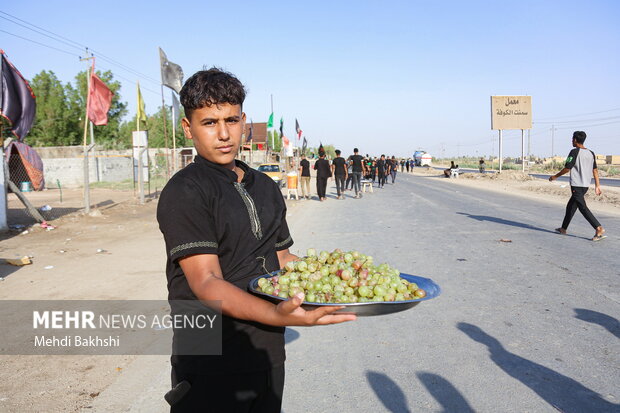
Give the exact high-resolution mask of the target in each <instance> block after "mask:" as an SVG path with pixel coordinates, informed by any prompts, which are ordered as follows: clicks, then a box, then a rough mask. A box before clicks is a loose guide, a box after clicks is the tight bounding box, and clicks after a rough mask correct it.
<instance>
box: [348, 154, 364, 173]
mask: <svg viewBox="0 0 620 413" xmlns="http://www.w3.org/2000/svg"><path fill="white" fill-rule="evenodd" d="M363 159H364V157H363V156H362V155H351V156H349V160H350V161H351V162H352V163H353V172H362V160H363Z"/></svg>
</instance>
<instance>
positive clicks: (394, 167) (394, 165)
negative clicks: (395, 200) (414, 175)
mask: <svg viewBox="0 0 620 413" xmlns="http://www.w3.org/2000/svg"><path fill="white" fill-rule="evenodd" d="M396 172H398V159H396V158H395V157H394V156H392V169H391V170H390V175H392V183H394V181H396Z"/></svg>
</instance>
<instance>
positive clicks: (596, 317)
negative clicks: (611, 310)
mask: <svg viewBox="0 0 620 413" xmlns="http://www.w3.org/2000/svg"><path fill="white" fill-rule="evenodd" d="M575 317H576V318H578V319H579V320H583V321H587V322H588V323H592V324H598V325H600V326H602V327H604V328H605V329H606V330H607V331H609V332H610V333H611V334H613V335H614V336H616V337H617V338H620V321H618V319H616V318H613V317H612V316H609V315H607V314H603V313H599V312H598V311H592V310H586V309H585V308H575Z"/></svg>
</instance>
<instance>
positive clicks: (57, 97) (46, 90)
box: [27, 70, 80, 146]
mask: <svg viewBox="0 0 620 413" xmlns="http://www.w3.org/2000/svg"><path fill="white" fill-rule="evenodd" d="M30 86H31V87H32V89H33V91H34V94H35V96H36V97H37V112H36V115H35V120H34V124H33V126H32V129H31V130H30V133H29V135H28V137H27V139H28V141H29V142H30V144H31V145H32V146H62V145H74V144H76V143H77V142H78V140H79V136H80V128H79V119H78V117H77V116H76V113H75V112H74V110H73V108H72V105H71V104H70V102H69V100H68V98H67V89H66V88H65V86H63V84H62V82H61V81H60V80H58V78H57V77H56V74H54V72H52V71H49V72H48V71H45V70H43V71H41V72H40V73H39V74H37V75H36V76H35V77H34V78H33V79H32V81H31V82H30Z"/></svg>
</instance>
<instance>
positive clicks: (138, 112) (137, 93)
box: [136, 80, 140, 132]
mask: <svg viewBox="0 0 620 413" xmlns="http://www.w3.org/2000/svg"><path fill="white" fill-rule="evenodd" d="M136 99H137V101H138V105H137V108H138V110H136V130H137V131H138V132H140V81H139V80H138V81H137V82H136Z"/></svg>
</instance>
